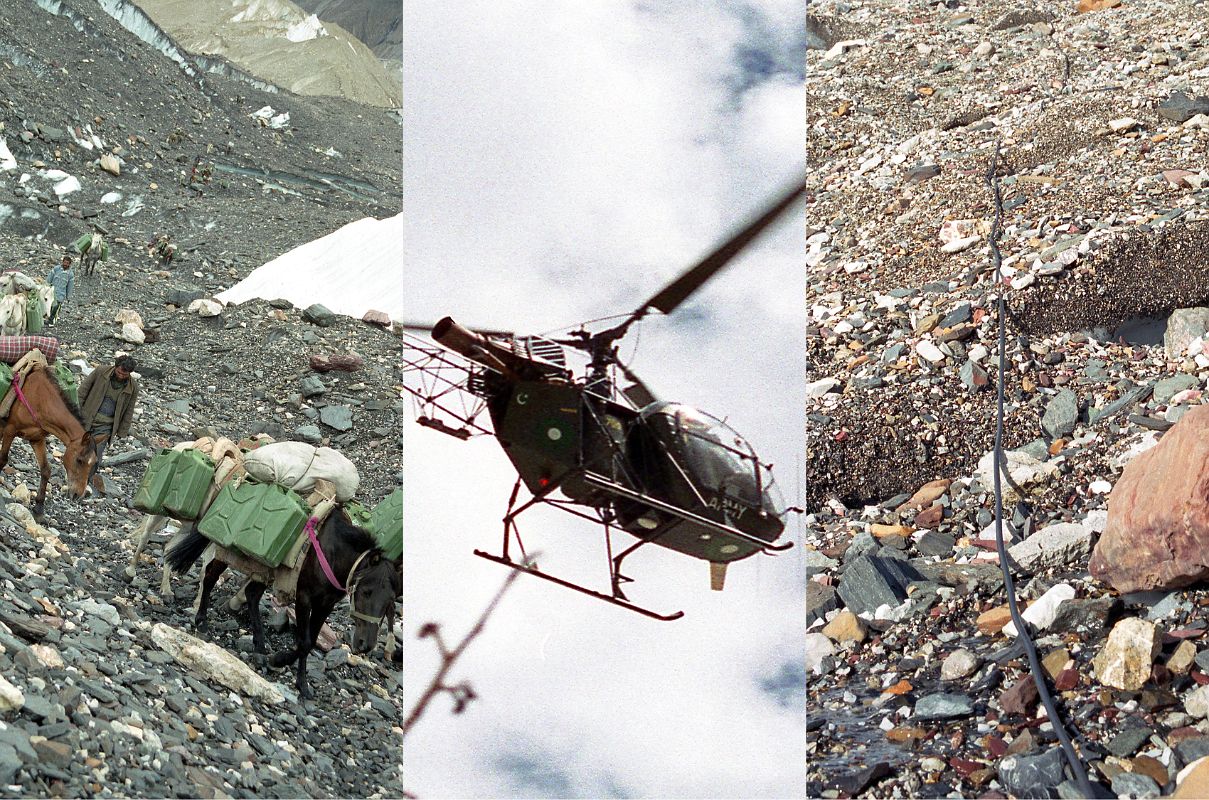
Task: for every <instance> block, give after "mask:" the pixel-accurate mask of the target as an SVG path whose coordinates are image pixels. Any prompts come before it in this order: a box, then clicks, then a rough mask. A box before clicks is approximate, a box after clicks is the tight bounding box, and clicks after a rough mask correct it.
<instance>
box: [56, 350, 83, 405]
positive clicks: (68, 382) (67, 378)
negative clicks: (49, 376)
mask: <svg viewBox="0 0 1209 800" xmlns="http://www.w3.org/2000/svg"><path fill="white" fill-rule="evenodd" d="M50 369H51V372H53V373H54V376H55V380H56V381H58V383H59V388H60V389H62V390H63V394H65V395H67V399H68V400H70V401H71V404H72V405H74V406H76V407H79V405H80V382H79V381H78V380H77V379H76V374H75V373H74V372H72V371H71V367H69V366H67V365H66V364H64V363H63V362H62V361H58V362H55V364H54V365H53V366H51V368H50Z"/></svg>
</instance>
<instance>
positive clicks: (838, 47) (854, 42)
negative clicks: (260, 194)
mask: <svg viewBox="0 0 1209 800" xmlns="http://www.w3.org/2000/svg"><path fill="white" fill-rule="evenodd" d="M866 44H867V42H866V41H865V40H864V39H845V40H844V41H842V42H836V43H835V44H834V45H832V46H831V49H830V50H828V51H827V52H826V53H823V60H824V61H831V60H832V59H835V58H839V57H840V56H842V55H843V54H844V53H845V52H847V51H848V50H851V49H852V48H854V47H864V46H865V45H866ZM266 108H267V106H266Z"/></svg>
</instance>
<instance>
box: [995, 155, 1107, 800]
mask: <svg viewBox="0 0 1209 800" xmlns="http://www.w3.org/2000/svg"><path fill="white" fill-rule="evenodd" d="M998 166H999V144H998V143H996V145H995V152H994V154H992V156H991V166H990V169H988V170H987V175H986V181H987V185H988V186H989V187H990V189H991V193H992V195H993V197H994V200H995V222H994V224H993V225H992V227H991V235H990V245H991V261H992V263H993V264H994V266H995V277H994V280H995V291H996V293H997V306H996V308H997V312H998V316H999V381H998V385H997V388H996V398H995V401H996V406H997V409H996V415H995V462H994V472H995V475H994V484H995V551H996V552H997V553H998V554H999V568H1000V569H1001V570H1002V571H1003V587H1004V589H1005V590H1006V591H1007V601H1008V610H1009V611H1010V612H1011V615H1012V623H1013V624H1014V625H1015V626H1016V638H1017V640H1018V641H1020V642H1022V643H1023V644H1024V650H1025V653H1026V655H1028V662H1029V670H1030V671H1031V672H1032V673H1033V682H1034V683H1036V684H1037V695H1038V697H1039V698H1040V699H1041V704H1042V705H1044V706H1045V712H1046V714H1047V715H1048V716H1049V720H1050V722H1051V723H1052V724H1053V726H1054V733H1056V734H1057V736H1058V742H1059V744H1061V746H1062V752H1063V754H1064V755H1065V756H1066V761H1067V763H1068V764H1070V768H1071V772H1072V773H1073V774H1074V776H1075V782H1076V783H1078V784H1079V791H1080V792H1082V793H1083V796H1084V797H1088V798H1092V797H1096V796H1097V792H1096V791H1095V790H1094V789H1093V788H1092V785H1091V782H1090V781H1089V780H1088V778H1087V772H1086V771H1085V770H1084V769H1083V762H1082V761H1080V760H1079V756H1078V754H1077V753H1076V752H1075V746H1074V744H1073V743H1072V742H1071V739H1070V735H1069V734H1067V732H1066V728H1065V726H1063V724H1062V720H1061V719H1060V718H1059V716H1058V709H1057V707H1056V706H1055V705H1054V698H1053V697H1052V696H1051V695H1050V692H1049V687H1048V686H1047V685H1046V681H1045V673H1044V672H1042V670H1041V660H1040V659H1039V658H1038V657H1037V648H1036V647H1035V646H1034V645H1033V640H1032V638H1031V637H1030V636H1029V632H1028V626H1027V625H1026V624H1025V622H1024V619H1023V618H1022V617H1021V616H1020V609H1019V608H1017V606H1016V586H1015V584H1014V582H1013V581H1012V571H1011V569H1010V568H1009V567H1008V556H1007V548H1006V547H1004V545H1003V489H1002V484H1001V482H1000V477H999V475H1000V471H1001V470H1004V469H1006V466H1005V465H1004V463H1003V462H1004V458H1003V427H1004V425H1003V418H1004V400H1003V389H1004V372H1005V371H1006V362H1007V327H1006V317H1007V309H1006V305H1005V303H1004V299H1003V297H1004V294H1005V293H1004V290H1003V289H1004V287H1003V276H1002V274H1001V272H1000V267H1001V266H1002V261H1003V257H1002V255H1001V254H1000V252H999V237H1000V236H1001V235H1002V234H1003V197H1002V195H1001V194H1000V191H999V179H998V176H997V175H996V174H995V173H996V170H997V168H998ZM1009 477H1010V474H1009Z"/></svg>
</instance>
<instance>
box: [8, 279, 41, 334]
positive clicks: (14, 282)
mask: <svg viewBox="0 0 1209 800" xmlns="http://www.w3.org/2000/svg"><path fill="white" fill-rule="evenodd" d="M54 299H55V290H54V287H52V286H50V285H49V284H47V283H46V282H45V281H43V280H42V279H40V278H31V277H30V276H28V275H26V274H25V273H23V272H16V271H9V272H5V273H4V274H2V275H0V333H2V334H3V335H5V336H20V335H21V334H23V333H40V332H41V331H42V326H43V325H44V324H45V322H46V319H47V318H48V317H49V316H50V306H51V303H53V302H54Z"/></svg>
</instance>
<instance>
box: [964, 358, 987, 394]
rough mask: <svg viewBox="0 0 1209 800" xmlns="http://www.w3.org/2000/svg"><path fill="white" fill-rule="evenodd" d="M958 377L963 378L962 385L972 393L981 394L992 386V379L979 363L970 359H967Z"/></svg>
mask: <svg viewBox="0 0 1209 800" xmlns="http://www.w3.org/2000/svg"><path fill="white" fill-rule="evenodd" d="M957 377H959V378H961V383H962V385H963V386H965V387H966V389H967V390H968V391H970V392H980V391H982V390H983V389H986V388H988V387H989V386H990V385H991V378H990V376H989V375H987V371H986V370H985V369H983V368H982V367H981V366H980V365H979V364H978V362H976V361H972V360H970V359H966V363H964V364H962V365H961V369H960V370H958V372H957Z"/></svg>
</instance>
